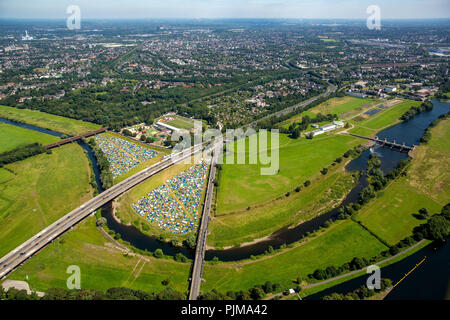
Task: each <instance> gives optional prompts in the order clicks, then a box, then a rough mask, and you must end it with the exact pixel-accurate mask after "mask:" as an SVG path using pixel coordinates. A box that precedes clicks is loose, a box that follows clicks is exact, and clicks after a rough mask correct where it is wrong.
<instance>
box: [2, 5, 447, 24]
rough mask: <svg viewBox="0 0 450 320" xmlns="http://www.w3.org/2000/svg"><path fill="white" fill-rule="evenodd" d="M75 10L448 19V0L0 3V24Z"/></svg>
mask: <svg viewBox="0 0 450 320" xmlns="http://www.w3.org/2000/svg"><path fill="white" fill-rule="evenodd" d="M70 5H78V6H79V7H80V9H81V15H82V18H83V19H92V20H94V19H111V20H116V19H122V20H134V19H136V20H138V19H188V20H191V19H356V20H358V19H366V18H367V16H368V14H367V13H366V9H367V7H368V6H370V5H378V6H379V7H380V8H381V17H382V19H448V18H450V14H449V13H450V0H378V1H373V0H341V1H333V0H189V1H188V0H165V1H161V0H147V1H145V0H135V1H133V2H132V3H126V4H124V2H123V1H118V0H98V1H95V3H94V2H93V1H88V0H38V1H31V0H2V1H1V2H0V18H1V19H8V18H9V19H36V20H38V19H39V20H41V19H66V18H67V16H68V14H67V13H66V10H67V7H68V6H70Z"/></svg>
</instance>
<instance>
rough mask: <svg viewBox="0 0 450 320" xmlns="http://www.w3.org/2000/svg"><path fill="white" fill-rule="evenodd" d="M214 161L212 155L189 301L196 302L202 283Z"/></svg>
mask: <svg viewBox="0 0 450 320" xmlns="http://www.w3.org/2000/svg"><path fill="white" fill-rule="evenodd" d="M216 160H217V155H216V152H214V155H213V157H212V160H211V169H210V170H209V179H208V186H207V187H206V196H205V202H204V206H203V214H202V220H201V222H200V227H199V232H198V237H197V247H196V249H195V258H194V265H193V267H192V275H191V287H190V289H189V300H197V298H198V295H199V294H200V286H201V281H202V273H203V264H204V262H205V249H206V237H207V235H208V225H209V212H210V210H211V203H212V194H213V191H214V179H215V177H216Z"/></svg>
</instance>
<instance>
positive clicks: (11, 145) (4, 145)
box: [0, 123, 59, 153]
mask: <svg viewBox="0 0 450 320" xmlns="http://www.w3.org/2000/svg"><path fill="white" fill-rule="evenodd" d="M58 140H59V138H58V137H54V136H51V135H48V134H45V133H41V132H37V131H33V130H28V129H25V128H21V127H17V126H13V125H10V124H6V123H0V141H1V145H0V153H2V152H5V151H10V150H12V149H15V148H18V147H23V146H26V145H29V144H31V143H35V142H37V143H40V144H42V145H46V144H50V143H53V142H56V141H58Z"/></svg>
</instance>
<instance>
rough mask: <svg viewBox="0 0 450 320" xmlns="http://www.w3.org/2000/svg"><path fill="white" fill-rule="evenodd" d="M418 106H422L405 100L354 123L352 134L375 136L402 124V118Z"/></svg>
mask: <svg viewBox="0 0 450 320" xmlns="http://www.w3.org/2000/svg"><path fill="white" fill-rule="evenodd" d="M418 105H420V102H418V101H411V100H404V101H403V102H401V103H399V104H396V105H394V106H392V107H390V108H388V109H385V110H383V111H381V112H379V113H377V114H374V115H373V116H371V117H368V118H367V119H363V120H362V121H352V124H353V125H354V126H355V128H354V129H351V130H350V132H351V133H355V134H360V135H372V134H375V133H376V132H378V131H381V130H382V129H384V128H387V127H389V126H392V125H394V124H396V123H397V122H400V120H399V119H400V117H401V116H402V115H403V114H404V113H405V112H406V111H408V110H409V108H411V107H412V106H418Z"/></svg>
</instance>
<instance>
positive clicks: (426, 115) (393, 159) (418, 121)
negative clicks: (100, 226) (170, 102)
mask: <svg viewBox="0 0 450 320" xmlns="http://www.w3.org/2000/svg"><path fill="white" fill-rule="evenodd" d="M433 104H434V108H433V110H431V111H428V112H423V113H421V114H419V115H417V116H415V117H414V118H413V119H411V120H410V121H408V122H402V123H400V124H397V125H395V126H393V127H391V128H388V129H386V130H383V131H381V132H380V133H378V135H377V136H378V137H379V138H381V139H384V138H387V139H388V140H389V141H392V140H396V141H397V142H399V143H403V142H405V143H406V144H407V145H418V144H419V141H420V138H421V136H422V135H423V133H424V130H425V129H426V128H427V127H428V126H429V124H430V123H431V122H433V121H434V120H435V119H437V118H438V117H439V116H440V115H441V114H444V113H446V112H448V111H449V110H450V103H449V102H441V101H433ZM0 122H5V123H9V124H13V125H17V126H20V127H23V128H27V129H31V130H36V131H39V132H43V133H47V134H50V135H53V136H58V137H61V136H62V135H63V134H62V133H59V132H55V131H52V130H48V129H43V128H39V127H36V126H32V125H28V124H23V123H18V122H15V121H10V120H7V119H3V118H0ZM80 145H81V146H82V147H83V148H84V149H85V150H86V151H87V154H88V156H89V158H90V160H91V162H92V164H93V170H94V173H95V176H96V181H97V185H98V186H99V192H102V191H103V189H102V187H101V182H100V179H99V176H100V172H99V169H98V166H97V162H96V159H95V157H94V155H93V152H92V149H91V148H90V146H88V145H87V144H84V143H82V142H80ZM371 153H375V154H376V155H377V156H378V157H379V158H380V160H381V169H382V170H383V172H384V173H388V172H389V171H391V170H392V169H394V168H395V167H396V166H397V164H398V163H399V161H401V160H403V159H406V158H407V157H408V155H407V154H406V153H401V152H398V151H395V150H391V149H389V148H383V147H380V146H374V147H372V148H370V149H367V150H365V151H364V152H363V153H362V154H361V156H360V157H358V158H357V159H355V160H353V161H351V162H350V163H349V164H348V165H347V167H346V169H347V170H348V171H362V170H365V169H366V167H367V160H368V159H369V156H370V154H371ZM366 185H367V181H366V180H365V177H364V176H362V177H361V178H360V180H359V181H358V183H357V184H356V186H355V187H354V188H353V189H352V190H351V191H350V193H349V194H348V195H347V197H346V198H345V199H344V201H343V203H342V204H341V206H345V205H347V204H348V203H351V202H355V201H357V199H358V194H359V192H360V191H361V190H362V189H363V188H364V187H365V186H366ZM339 208H340V207H338V208H335V209H332V210H330V211H328V212H327V213H325V214H322V215H320V216H318V217H316V218H314V219H312V220H310V221H307V222H304V223H302V224H300V225H298V226H295V227H292V228H288V227H285V228H283V229H280V230H279V231H277V232H275V233H273V234H272V235H271V236H270V237H269V239H267V240H265V241H261V242H258V243H255V244H252V245H248V246H242V247H234V248H230V249H226V250H207V251H206V260H211V259H212V258H214V257H217V258H219V260H221V261H238V260H242V259H247V258H250V257H251V256H252V255H259V254H263V253H264V252H265V251H267V250H268V249H269V246H272V247H273V248H274V249H277V248H279V247H280V246H281V245H284V244H286V245H287V244H291V243H294V242H297V241H299V240H300V239H302V238H303V237H304V236H305V235H306V233H308V232H313V231H315V230H317V229H318V228H319V227H320V226H322V225H323V224H324V223H325V222H326V221H327V220H329V219H336V217H337V215H338V212H339ZM102 215H103V216H104V217H106V218H107V225H108V227H109V228H110V229H111V230H113V231H115V232H116V233H118V234H120V235H121V238H122V239H123V240H125V241H127V242H129V243H130V244H131V245H132V246H134V247H136V248H139V249H142V250H148V251H151V252H153V251H155V250H156V249H158V248H159V249H162V250H163V252H164V254H166V255H175V254H176V253H178V252H181V253H183V254H184V255H185V256H187V257H190V258H192V257H193V252H192V251H191V250H188V249H185V248H182V247H173V246H172V245H170V244H169V243H166V242H163V241H160V240H159V239H158V238H157V237H153V236H147V235H145V234H143V233H142V232H141V231H140V230H138V229H137V228H136V227H135V226H132V225H131V226H127V225H123V224H121V223H119V222H118V221H117V220H115V219H114V217H113V215H112V208H111V205H108V206H105V208H103V210H102ZM448 247H449V245H448V243H447V244H446V246H444V248H443V249H441V250H438V252H441V251H445V250H447V251H445V252H447V255H446V256H447V257H449V254H448V250H449V249H448ZM445 248H447V249H445ZM426 250H429V249H422V250H420V251H419V252H418V253H416V254H415V255H413V256H411V257H418V256H420V255H421V254H422V255H423V254H424V252H425V251H426ZM441 256H442V255H435V256H430V257H429V258H428V259H427V263H428V264H429V265H434V264H433V263H432V262H431V261H432V260H433V261H435V260H436V261H438V262H436V263H438V264H439V265H441V264H440V263H439V261H440V259H441V258H434V257H441ZM411 259H413V258H411ZM403 261H410V260H407V259H405V260H403ZM447 261H448V259H447ZM405 263H406V262H405ZM447 264H448V262H447ZM397 265H400V262H399V263H396V264H394V265H392V266H390V267H387V268H384V269H383V270H391V269H392V268H394V266H397ZM388 268H389V269H388ZM395 268H397V267H395ZM398 268H400V269H401V270H402V272H403V271H404V269H403V268H404V267H398ZM400 269H399V270H400ZM447 271H448V270H447ZM417 273H420V271H418V272H417ZM447 275H448V272H447ZM382 276H384V274H383V275H382ZM411 279H414V277H412V278H411ZM355 281H356V279H355ZM410 281H411V280H408V281H404V282H405V283H408V282H410ZM444 282H445V281H444ZM346 283H347V282H346ZM355 283H356V282H355ZM358 286H359V285H357V286H356V287H358ZM402 286H404V284H402V285H401V286H398V287H397V288H396V289H395V290H394V291H393V292H392V293H391V294H390V295H389V296H388V297H394V298H395V297H396V292H402V291H401V287H402ZM333 289H335V288H333ZM345 290H347V288H345ZM351 290H352V289H350V290H347V291H345V292H348V291H351ZM332 292H334V291H332ZM397 294H398V293H397ZM401 296H405V295H401ZM312 298H317V297H314V296H312Z"/></svg>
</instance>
